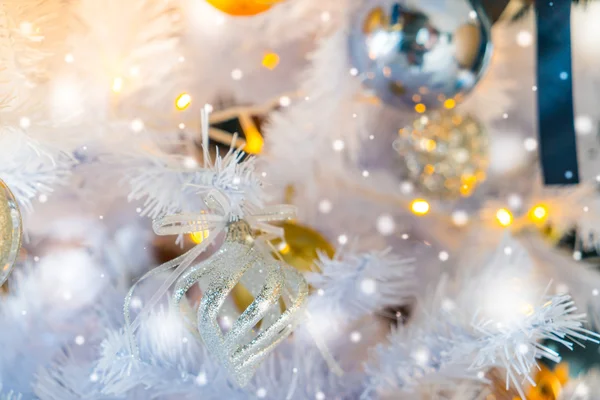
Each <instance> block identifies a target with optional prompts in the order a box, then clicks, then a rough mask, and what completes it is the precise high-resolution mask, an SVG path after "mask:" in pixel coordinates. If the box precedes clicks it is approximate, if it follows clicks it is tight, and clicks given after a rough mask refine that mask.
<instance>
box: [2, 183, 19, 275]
mask: <svg viewBox="0 0 600 400" xmlns="http://www.w3.org/2000/svg"><path fill="white" fill-rule="evenodd" d="M21 235H22V223H21V212H20V211H19V205H18V204H17V200H16V199H15V197H14V196H13V194H12V192H11V191H10V189H9V188H8V186H7V185H6V184H5V183H4V182H3V181H2V180H0V286H1V285H2V284H4V282H5V281H6V280H7V279H8V276H9V275H10V273H11V271H12V269H13V266H14V263H15V261H16V260H17V256H18V255H19V249H20V248H21Z"/></svg>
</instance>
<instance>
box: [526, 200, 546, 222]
mask: <svg viewBox="0 0 600 400" xmlns="http://www.w3.org/2000/svg"><path fill="white" fill-rule="evenodd" d="M547 217H548V208H547V207H546V206H544V205H541V204H540V205H537V206H535V207H533V208H532V209H531V211H529V219H531V220H532V221H533V222H542V221H544V220H545V219H546V218H547Z"/></svg>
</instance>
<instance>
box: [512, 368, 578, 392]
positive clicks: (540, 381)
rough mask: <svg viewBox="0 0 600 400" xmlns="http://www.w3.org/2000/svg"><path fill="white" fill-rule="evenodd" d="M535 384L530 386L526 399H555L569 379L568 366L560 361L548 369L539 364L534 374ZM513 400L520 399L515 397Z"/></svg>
mask: <svg viewBox="0 0 600 400" xmlns="http://www.w3.org/2000/svg"><path fill="white" fill-rule="evenodd" d="M534 380H535V383H536V386H532V387H531V388H530V389H529V392H528V393H527V399H528V400H557V399H558V398H559V396H560V392H561V391H562V389H563V387H564V386H565V384H566V383H567V382H568V381H569V366H568V364H566V363H561V364H559V365H557V366H556V368H554V370H551V369H549V368H548V367H546V366H545V365H541V367H540V370H539V371H538V373H537V374H536V376H535V379H534ZM515 400H521V399H520V398H519V397H516V398H515Z"/></svg>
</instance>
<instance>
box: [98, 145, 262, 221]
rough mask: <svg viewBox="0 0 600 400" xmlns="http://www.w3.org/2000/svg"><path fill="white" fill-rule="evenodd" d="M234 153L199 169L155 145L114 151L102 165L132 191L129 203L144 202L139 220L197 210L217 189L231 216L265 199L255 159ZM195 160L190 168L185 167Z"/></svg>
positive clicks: (257, 204)
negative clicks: (113, 170) (110, 167)
mask: <svg viewBox="0 0 600 400" xmlns="http://www.w3.org/2000/svg"><path fill="white" fill-rule="evenodd" d="M244 155H245V154H244V153H243V152H241V151H234V150H231V151H230V152H229V153H227V155H225V156H224V157H221V156H220V155H217V156H216V159H215V160H214V161H211V160H207V163H206V164H205V165H202V166H200V165H198V164H197V162H196V161H195V160H194V159H193V158H191V157H188V158H184V157H181V156H179V155H174V154H169V153H166V152H165V151H164V150H162V149H161V148H160V147H158V146H157V145H155V144H153V143H146V145H145V146H143V147H135V148H133V149H129V150H128V151H118V152H113V153H112V154H110V155H107V156H106V157H104V161H105V162H107V163H110V164H112V165H113V167H114V166H118V167H119V173H121V174H123V173H124V177H122V181H124V182H126V183H128V184H129V186H130V191H129V195H128V198H129V200H130V201H133V200H136V201H137V200H143V201H144V203H143V208H142V211H141V215H147V216H149V217H151V218H158V217H160V216H164V215H168V214H176V213H179V212H191V211H199V210H201V209H203V208H205V207H206V206H205V205H204V204H203V201H202V199H203V195H205V194H207V193H208V192H209V191H210V190H211V189H217V190H219V191H221V192H222V193H223V194H225V195H226V196H227V198H228V199H229V201H230V203H231V206H232V211H233V212H235V213H238V215H241V214H242V212H241V207H242V205H246V206H255V207H261V206H262V205H263V204H264V202H265V200H266V193H265V192H264V190H263V187H262V182H261V180H260V179H259V177H258V175H257V173H256V171H255V169H256V166H255V160H254V159H253V158H248V159H246V160H242V159H243V157H244ZM190 161H191V163H192V165H191V166H189V165H188V166H186V163H189V162H190Z"/></svg>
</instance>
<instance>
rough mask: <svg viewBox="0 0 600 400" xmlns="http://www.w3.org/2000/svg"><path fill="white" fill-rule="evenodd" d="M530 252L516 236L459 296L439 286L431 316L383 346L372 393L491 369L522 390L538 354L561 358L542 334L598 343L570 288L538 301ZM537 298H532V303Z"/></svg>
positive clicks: (566, 342)
mask: <svg viewBox="0 0 600 400" xmlns="http://www.w3.org/2000/svg"><path fill="white" fill-rule="evenodd" d="M531 262H532V261H531V259H530V258H529V257H528V256H527V254H526V252H525V250H524V249H523V248H522V247H520V246H518V245H517V244H516V243H515V242H514V241H512V240H510V239H506V240H504V241H503V242H502V243H501V244H500V246H499V249H498V251H497V254H496V255H495V256H494V257H493V258H492V259H491V260H490V262H489V263H488V265H487V266H486V268H484V269H483V271H481V272H480V273H479V274H478V275H477V277H476V278H475V279H473V277H472V276H471V277H470V278H468V280H467V281H465V282H467V284H463V287H461V288H460V289H459V290H460V293H459V295H458V296H456V297H455V298H452V297H451V296H449V295H448V294H445V293H444V291H445V289H444V286H440V288H439V289H438V293H437V295H436V296H435V304H434V306H433V307H434V308H433V309H432V310H431V312H430V313H429V314H428V315H427V317H425V323H421V324H417V325H416V326H411V327H409V328H408V329H407V330H398V331H396V332H393V333H392V334H391V335H390V337H389V342H390V343H389V345H387V346H384V345H381V346H378V347H377V350H376V352H375V360H376V361H374V363H372V364H369V366H368V373H369V374H370V376H371V385H370V386H369V390H368V391H367V392H366V394H367V395H369V394H370V393H375V392H377V391H378V390H379V391H383V392H385V391H386V388H387V390H400V391H407V392H411V391H415V390H416V388H418V387H419V385H422V384H424V383H425V384H426V383H431V382H443V381H447V382H452V381H453V380H456V379H468V378H470V379H482V378H483V377H484V376H485V375H480V376H478V373H480V372H481V373H484V374H485V372H486V371H488V370H489V369H491V368H494V367H501V368H503V370H505V371H506V386H507V389H508V388H509V387H512V388H515V389H516V390H517V391H518V392H519V393H520V395H521V396H522V397H525V395H524V393H523V382H525V381H529V382H533V380H532V379H531V378H530V373H531V371H532V370H533V369H534V368H536V366H537V360H538V359H540V358H546V359H549V360H551V361H554V362H558V361H560V355H559V354H558V353H556V352H555V351H553V350H552V349H550V348H549V347H547V346H544V345H542V344H541V343H540V342H541V341H542V340H546V339H549V340H553V341H556V342H558V343H560V344H562V345H563V346H565V347H566V348H567V349H572V346H573V343H576V344H580V345H581V344H582V343H583V342H585V341H593V342H597V339H598V338H600V336H598V335H596V334H595V333H593V332H590V331H588V330H587V329H585V328H584V326H583V322H584V317H585V315H584V314H578V313H576V310H577V309H576V307H575V306H574V302H573V301H572V300H571V297H570V296H569V295H557V296H546V295H544V296H542V297H541V298H539V299H537V300H533V299H535V295H534V293H535V292H533V291H532V288H531V283H532V282H527V281H526V280H525V279H526V276H527V275H528V274H530V273H531V268H532V265H531ZM532 301H533V302H532Z"/></svg>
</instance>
